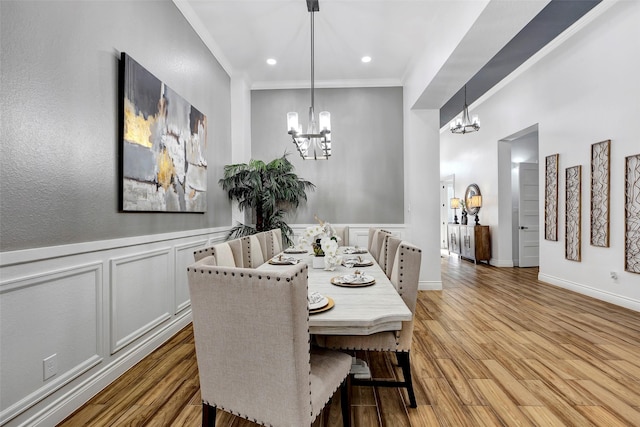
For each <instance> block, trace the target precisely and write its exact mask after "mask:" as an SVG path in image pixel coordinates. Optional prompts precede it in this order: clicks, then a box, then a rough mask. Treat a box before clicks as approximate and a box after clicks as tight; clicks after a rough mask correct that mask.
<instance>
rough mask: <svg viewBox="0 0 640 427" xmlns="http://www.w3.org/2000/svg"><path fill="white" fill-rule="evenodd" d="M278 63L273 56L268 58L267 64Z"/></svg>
mask: <svg viewBox="0 0 640 427" xmlns="http://www.w3.org/2000/svg"><path fill="white" fill-rule="evenodd" d="M277 63H278V61H276V60H275V59H273V58H269V59H267V64H269V65H276V64H277Z"/></svg>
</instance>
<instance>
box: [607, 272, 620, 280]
mask: <svg viewBox="0 0 640 427" xmlns="http://www.w3.org/2000/svg"><path fill="white" fill-rule="evenodd" d="M609 275H610V276H611V278H612V279H613V280H616V279H617V278H618V273H616V272H615V271H612V272H611V273H609Z"/></svg>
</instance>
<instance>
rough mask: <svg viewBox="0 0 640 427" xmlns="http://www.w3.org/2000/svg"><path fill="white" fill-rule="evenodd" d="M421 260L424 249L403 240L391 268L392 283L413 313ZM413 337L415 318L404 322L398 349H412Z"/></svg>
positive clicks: (398, 340)
mask: <svg viewBox="0 0 640 427" xmlns="http://www.w3.org/2000/svg"><path fill="white" fill-rule="evenodd" d="M421 262H422V251H421V250H420V248H418V247H417V246H414V245H412V244H411V243H408V242H405V241H402V242H401V243H400V244H399V245H398V249H397V250H396V255H395V258H394V261H393V267H392V269H391V277H390V280H391V283H393V285H394V286H395V287H396V289H397V290H398V293H399V294H400V296H401V297H402V300H403V301H404V303H405V304H406V305H407V307H408V308H409V310H411V313H414V314H415V311H416V300H417V298H418V283H419V281H420V265H421ZM414 318H415V316H414ZM412 337H413V319H412V320H411V321H410V322H402V329H401V330H400V332H399V336H398V339H397V342H398V348H397V351H409V350H411V339H412Z"/></svg>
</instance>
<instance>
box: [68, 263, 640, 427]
mask: <svg viewBox="0 0 640 427" xmlns="http://www.w3.org/2000/svg"><path fill="white" fill-rule="evenodd" d="M537 274H538V269H532V268H529V269H517V268H495V267H490V266H485V265H479V266H475V265H474V264H472V263H469V262H468V261H461V260H459V259H457V258H454V257H450V258H443V260H442V280H443V287H444V289H443V290H442V291H421V292H419V296H418V304H417V312H416V316H417V317H416V318H417V322H416V328H415V331H414V341H413V349H412V352H411V363H412V369H413V375H414V387H415V392H416V398H417V400H418V408H416V409H411V408H408V406H407V402H408V399H407V396H406V392H405V391H404V390H403V391H400V390H398V389H395V388H387V389H385V388H375V389H374V388H365V387H354V388H353V390H352V402H351V403H352V406H351V416H352V425H354V426H367V427H369V426H454V427H460V426H483V427H484V426H581V427H582V426H606V427H612V426H640V314H639V313H637V312H635V311H631V310H627V309H623V308H620V307H617V306H614V305H611V304H608V303H604V302H601V301H598V300H594V299H592V298H589V297H586V296H582V295H580V294H576V293H572V292H569V291H566V290H563V289H560V288H557V287H554V286H551V285H546V284H544V283H542V282H538V281H537ZM361 356H362V357H364V358H365V359H367V360H368V361H369V364H370V366H371V369H372V372H373V373H374V376H376V377H378V378H393V377H394V376H396V375H401V373H400V371H399V368H398V367H397V366H395V358H394V357H393V356H390V357H389V356H386V355H381V354H375V353H372V354H361ZM200 422H201V406H200V392H199V385H198V374H197V364H196V358H195V350H194V343H193V334H192V330H191V327H188V328H185V329H184V330H182V331H181V332H180V333H178V334H177V335H176V336H175V337H174V338H173V339H171V340H170V341H169V342H167V343H166V344H165V345H164V346H163V347H161V348H160V349H158V350H157V351H155V352H154V353H152V354H151V355H150V356H148V357H147V358H146V359H144V360H143V361H142V362H140V363H139V364H138V365H136V366H135V367H133V368H132V369H131V370H129V371H128V372H127V373H126V374H125V375H123V376H122V377H121V378H120V379H118V380H117V381H116V382H115V383H113V384H112V385H111V386H109V387H108V388H107V389H105V390H104V391H102V392H101V393H100V394H98V395H97V396H96V397H94V398H93V399H92V400H91V401H89V402H88V403H87V404H86V405H84V406H83V407H82V408H80V409H79V410H78V411H76V413H75V414H73V415H72V416H71V417H69V418H68V419H67V420H66V421H65V422H63V423H62V424H61V425H62V426H81V425H82V426H84V425H91V426H124V425H131V426H142V425H145V426H146V425H149V426H167V425H176V426H199V425H200ZM324 424H326V425H329V426H341V425H342V418H341V415H340V399H339V396H335V397H334V399H333V402H332V404H331V409H330V411H328V415H327V419H324V420H321V419H318V420H316V423H315V424H314V425H324ZM217 425H218V426H223V427H226V426H233V427H244V426H254V425H255V424H253V423H250V422H248V421H245V420H242V419H239V418H236V417H234V416H231V415H229V414H227V413H221V412H220V411H218V416H217Z"/></svg>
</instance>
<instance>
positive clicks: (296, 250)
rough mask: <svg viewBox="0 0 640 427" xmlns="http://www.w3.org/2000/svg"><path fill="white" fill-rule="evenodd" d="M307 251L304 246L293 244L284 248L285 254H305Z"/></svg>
mask: <svg viewBox="0 0 640 427" xmlns="http://www.w3.org/2000/svg"><path fill="white" fill-rule="evenodd" d="M308 252H309V251H308V250H307V249H305V248H297V247H295V246H289V247H288V248H287V249H285V250H284V253H285V254H306V253H308Z"/></svg>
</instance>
